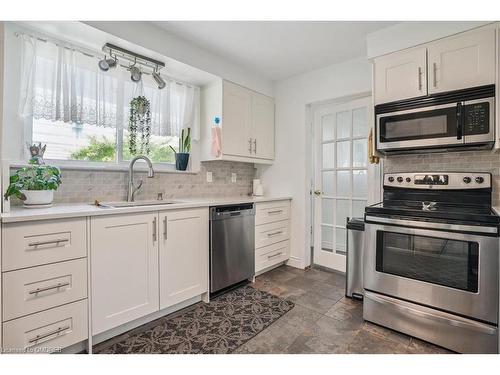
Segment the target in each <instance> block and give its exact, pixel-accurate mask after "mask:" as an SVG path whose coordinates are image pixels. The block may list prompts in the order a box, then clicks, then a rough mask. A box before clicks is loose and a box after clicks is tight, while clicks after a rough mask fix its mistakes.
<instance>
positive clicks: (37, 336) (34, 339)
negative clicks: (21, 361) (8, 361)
mask: <svg viewBox="0 0 500 375" xmlns="http://www.w3.org/2000/svg"><path fill="white" fill-rule="evenodd" d="M70 328H71V327H70V326H65V327H59V328H57V329H56V330H54V331H52V332H47V333H44V334H43V335H36V336H35V337H33V338H32V339H30V340H29V341H28V342H29V343H30V344H31V343H34V342H37V341H39V340H41V339H45V338H47V337H50V336H53V335H58V334H60V333H61V332H64V331H67V330H68V329H70Z"/></svg>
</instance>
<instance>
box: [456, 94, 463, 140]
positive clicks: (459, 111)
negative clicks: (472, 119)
mask: <svg viewBox="0 0 500 375" xmlns="http://www.w3.org/2000/svg"><path fill="white" fill-rule="evenodd" d="M462 118H463V104H462V102H458V103H457V139H458V140H460V139H462V133H463V132H462V130H463V119H462Z"/></svg>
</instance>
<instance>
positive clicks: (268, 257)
mask: <svg viewBox="0 0 500 375" xmlns="http://www.w3.org/2000/svg"><path fill="white" fill-rule="evenodd" d="M281 254H283V252H282V251H280V252H279V253H276V254H273V255H268V256H267V259H273V258H276V257H277V256H279V255H281Z"/></svg>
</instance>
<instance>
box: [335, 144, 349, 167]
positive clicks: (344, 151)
mask: <svg viewBox="0 0 500 375" xmlns="http://www.w3.org/2000/svg"><path fill="white" fill-rule="evenodd" d="M350 166H351V142H350V141H345V142H337V168H349V167H350Z"/></svg>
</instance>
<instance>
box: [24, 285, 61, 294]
mask: <svg viewBox="0 0 500 375" xmlns="http://www.w3.org/2000/svg"><path fill="white" fill-rule="evenodd" d="M65 286H69V283H58V284H56V285H52V286H47V287H45V288H36V289H34V290H30V291H29V292H28V294H38V293H41V292H47V291H49V290H52V289H59V288H62V287H65Z"/></svg>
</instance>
